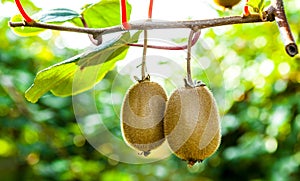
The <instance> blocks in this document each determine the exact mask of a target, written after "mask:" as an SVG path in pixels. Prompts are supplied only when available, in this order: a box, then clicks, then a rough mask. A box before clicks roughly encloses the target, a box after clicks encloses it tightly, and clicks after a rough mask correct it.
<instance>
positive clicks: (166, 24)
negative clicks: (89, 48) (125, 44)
mask: <svg viewBox="0 0 300 181" xmlns="http://www.w3.org/2000/svg"><path fill="white" fill-rule="evenodd" d="M273 20H274V19H268V21H273ZM256 22H263V21H262V20H261V18H260V16H259V15H251V16H247V17H242V16H228V17H222V18H214V19H205V20H192V21H155V20H152V21H146V22H139V23H134V22H132V23H129V24H130V26H131V29H130V30H145V29H146V30H150V29H172V28H193V27H197V28H199V29H203V28H210V27H216V26H223V25H232V24H243V23H256ZM9 26H11V27H35V28H44V29H51V30H58V31H70V32H77V33H87V34H92V35H93V36H94V37H97V36H99V35H105V34H110V33H115V32H121V31H124V29H123V26H121V25H118V26H112V27H108V28H82V27H70V26H61V25H55V24H47V23H41V22H33V23H30V24H29V23H26V22H9Z"/></svg>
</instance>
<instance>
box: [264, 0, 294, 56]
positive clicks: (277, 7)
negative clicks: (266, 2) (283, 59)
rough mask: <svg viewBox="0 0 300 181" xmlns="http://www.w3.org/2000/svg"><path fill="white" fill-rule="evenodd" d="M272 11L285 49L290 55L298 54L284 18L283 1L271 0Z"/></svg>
mask: <svg viewBox="0 0 300 181" xmlns="http://www.w3.org/2000/svg"><path fill="white" fill-rule="evenodd" d="M270 7H271V8H272V11H273V12H274V15H275V21H276V22H277V25H278V28H279V31H280V35H281V38H282V40H283V43H284V45H285V51H286V52H287V54H289V55H290V56H291V57H293V56H295V55H297V54H298V47H297V45H296V43H295V40H294V38H293V35H292V32H291V29H290V26H289V23H288V21H287V18H286V14H285V11H284V6H283V1H282V0H273V1H272V6H270Z"/></svg>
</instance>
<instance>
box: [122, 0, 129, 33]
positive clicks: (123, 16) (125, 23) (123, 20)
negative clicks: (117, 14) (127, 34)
mask: <svg viewBox="0 0 300 181" xmlns="http://www.w3.org/2000/svg"><path fill="white" fill-rule="evenodd" d="M120 2H121V21H122V25H123V27H124V29H126V30H129V29H130V25H129V24H128V22H127V10H126V0H120Z"/></svg>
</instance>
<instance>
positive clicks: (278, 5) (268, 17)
mask: <svg viewBox="0 0 300 181" xmlns="http://www.w3.org/2000/svg"><path fill="white" fill-rule="evenodd" d="M264 14H265V17H264V18H263V19H262V18H261V17H260V15H258V14H251V15H249V16H246V17H242V16H227V17H221V18H213V19H205V20H190V21H154V20H152V21H146V22H142V23H135V22H131V23H128V25H129V26H130V30H151V29H174V28H189V29H193V28H194V27H197V28H198V29H204V28H211V27H216V26H224V25H233V24H244V23H258V22H266V21H274V20H276V22H277V25H278V27H279V31H280V33H281V36H282V39H283V42H284V45H285V49H286V52H287V53H288V54H289V55H290V56H291V57H293V56H295V55H296V54H297V53H298V48H297V45H296V43H295V40H294V38H293V36H292V33H291V30H290V28H289V24H288V22H287V19H286V15H285V12H284V8H283V2H282V0H273V1H272V4H271V5H270V6H269V7H268V8H267V9H266V11H265V12H264ZM9 25H10V26H11V27H35V28H44V29H52V30H59V31H69V32H77V33H86V34H91V35H92V36H93V37H101V36H102V35H105V34H110V33H115V32H122V31H124V27H123V26H122V25H118V26H112V27H107V28H83V27H70V26H62V25H55V24H47V23H41V22H35V21H33V22H30V23H28V22H26V21H25V22H9Z"/></svg>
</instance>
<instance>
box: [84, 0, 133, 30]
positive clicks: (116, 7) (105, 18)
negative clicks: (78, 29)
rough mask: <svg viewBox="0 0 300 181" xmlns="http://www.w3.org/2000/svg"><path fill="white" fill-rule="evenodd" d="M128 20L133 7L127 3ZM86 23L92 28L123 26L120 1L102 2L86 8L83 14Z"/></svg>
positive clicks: (108, 0) (107, 0) (106, 0)
mask: <svg viewBox="0 0 300 181" xmlns="http://www.w3.org/2000/svg"><path fill="white" fill-rule="evenodd" d="M126 7H127V16H128V17H127V18H128V19H129V17H130V13H131V5H130V4H128V3H127V6H126ZM82 14H83V16H84V18H85V21H86V22H87V24H88V26H89V27H91V28H104V27H109V26H115V25H119V24H121V21H120V16H121V15H120V2H119V0H102V1H100V2H99V3H96V4H92V5H90V6H86V7H85V8H84V10H83V12H82Z"/></svg>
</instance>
